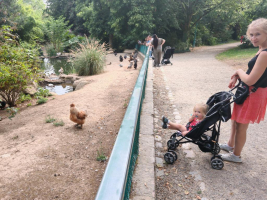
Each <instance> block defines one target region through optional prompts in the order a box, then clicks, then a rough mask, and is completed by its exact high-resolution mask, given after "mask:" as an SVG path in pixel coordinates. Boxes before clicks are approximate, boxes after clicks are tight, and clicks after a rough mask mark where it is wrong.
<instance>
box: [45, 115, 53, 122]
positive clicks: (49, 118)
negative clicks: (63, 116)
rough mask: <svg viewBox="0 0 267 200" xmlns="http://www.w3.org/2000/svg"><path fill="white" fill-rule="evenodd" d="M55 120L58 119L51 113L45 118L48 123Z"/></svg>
mask: <svg viewBox="0 0 267 200" xmlns="http://www.w3.org/2000/svg"><path fill="white" fill-rule="evenodd" d="M54 121H56V119H55V118H54V117H51V116H50V115H48V116H47V117H46V118H45V122H46V123H52V122H54Z"/></svg>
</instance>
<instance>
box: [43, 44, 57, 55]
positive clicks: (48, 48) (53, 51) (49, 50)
mask: <svg viewBox="0 0 267 200" xmlns="http://www.w3.org/2000/svg"><path fill="white" fill-rule="evenodd" d="M45 50H46V53H47V55H48V56H49V57H52V56H56V55H57V51H56V49H55V48H54V46H53V44H47V45H46V46H45Z"/></svg>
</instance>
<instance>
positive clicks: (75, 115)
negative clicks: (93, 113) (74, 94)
mask: <svg viewBox="0 0 267 200" xmlns="http://www.w3.org/2000/svg"><path fill="white" fill-rule="evenodd" d="M86 117H87V113H86V112H84V111H78V109H77V108H76V107H75V105H74V104H73V103H72V104H70V120H71V121H73V122H75V123H77V124H76V125H75V126H76V127H79V128H82V127H83V124H84V122H85V118H86Z"/></svg>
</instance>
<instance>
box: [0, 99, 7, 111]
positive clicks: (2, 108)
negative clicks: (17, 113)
mask: <svg viewBox="0 0 267 200" xmlns="http://www.w3.org/2000/svg"><path fill="white" fill-rule="evenodd" d="M5 107H6V102H5V101H1V99H0V109H1V110H4V109H5Z"/></svg>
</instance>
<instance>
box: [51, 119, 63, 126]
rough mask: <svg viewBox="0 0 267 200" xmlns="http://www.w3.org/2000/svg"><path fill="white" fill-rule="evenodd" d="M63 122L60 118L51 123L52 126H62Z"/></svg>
mask: <svg viewBox="0 0 267 200" xmlns="http://www.w3.org/2000/svg"><path fill="white" fill-rule="evenodd" d="M64 124H65V123H64V122H63V121H62V120H60V121H55V122H54V123H53V125H54V126H64Z"/></svg>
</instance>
